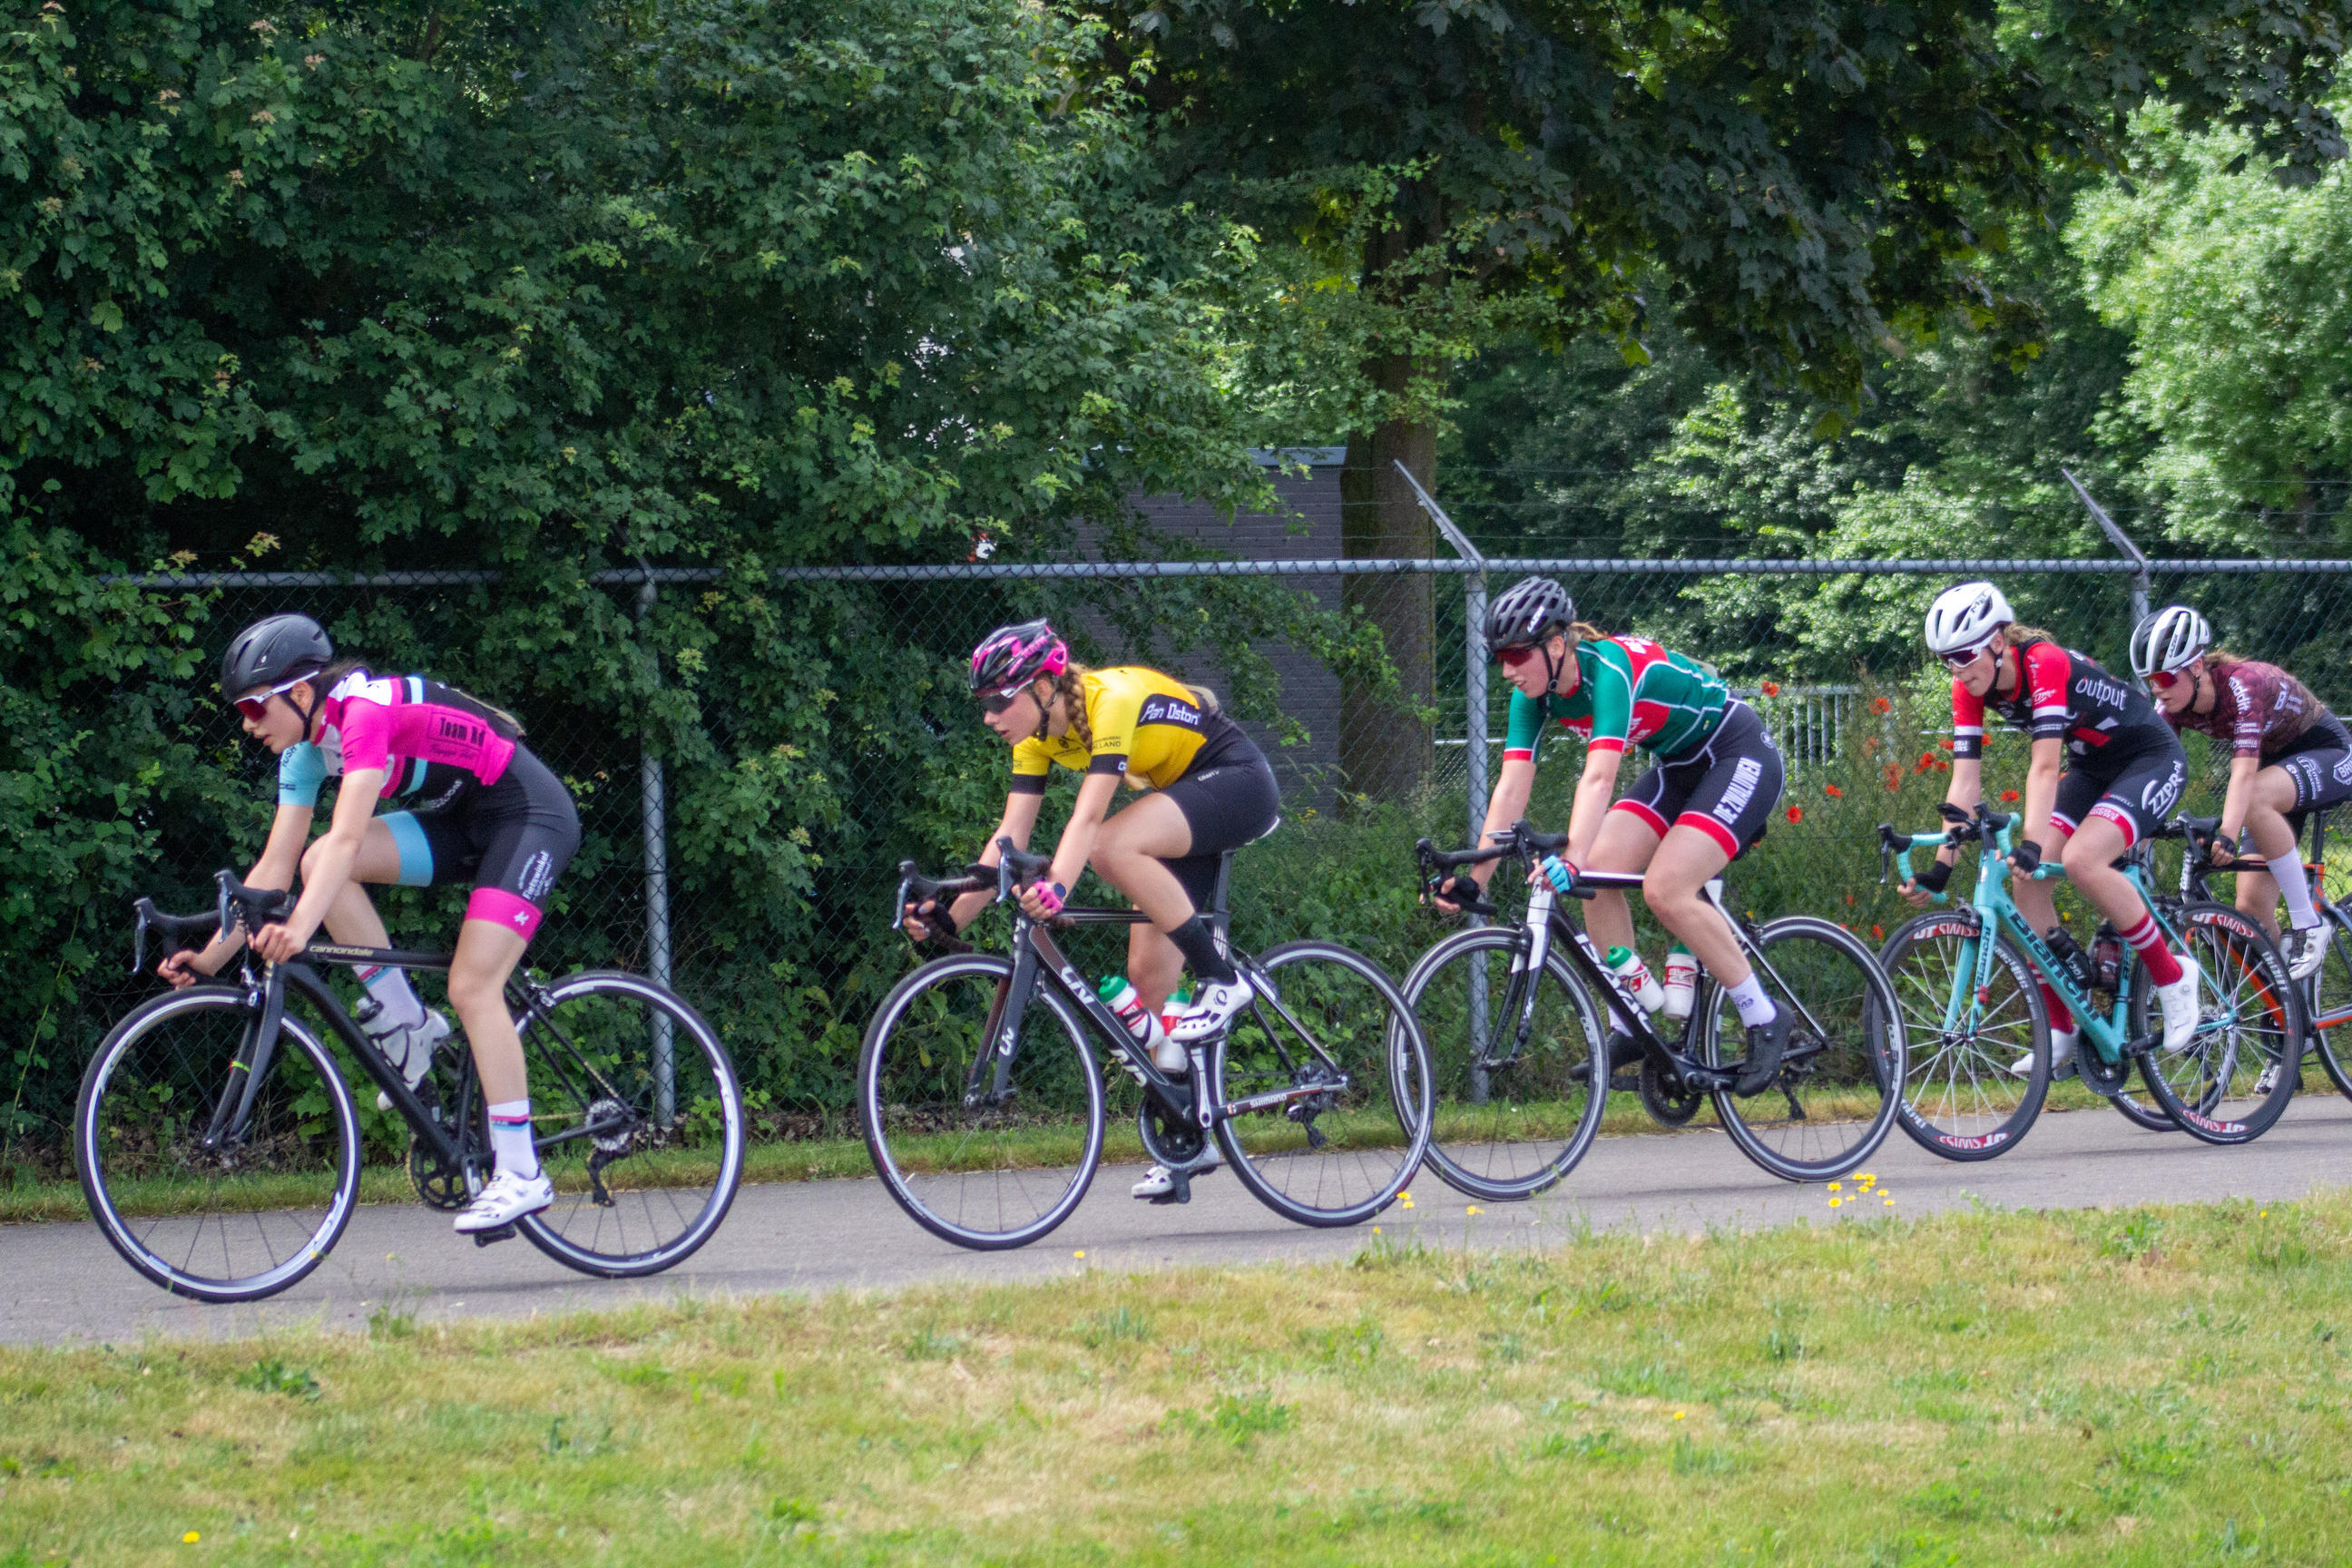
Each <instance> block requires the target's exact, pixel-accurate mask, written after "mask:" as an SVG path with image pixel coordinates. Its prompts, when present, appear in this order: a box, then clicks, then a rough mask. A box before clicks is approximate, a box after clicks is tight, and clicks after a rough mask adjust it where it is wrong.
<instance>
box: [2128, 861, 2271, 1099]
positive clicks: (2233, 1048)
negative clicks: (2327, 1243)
mask: <svg viewBox="0 0 2352 1568" xmlns="http://www.w3.org/2000/svg"><path fill="white" fill-rule="evenodd" d="M2174 925H2175V927H2176V929H2177V930H2179V932H2180V934H2181V937H2182V940H2183V941H2184V942H2186V943H2187V944H2188V945H2189V952H2190V953H2191V955H2193V956H2194V957H2195V958H2196V959H2197V963H2198V1001H2199V1012H2200V1015H2201V1017H2200V1023H2199V1024H2198V1027H2197V1033H2196V1034H2195V1035H2194V1036H2193V1037H2191V1038H2190V1042H2189V1045H2188V1046H2187V1047H2183V1048H2182V1049H2181V1050H2180V1051H2179V1052H2178V1053H2167V1052H2166V1051H2165V1049H2164V1047H2163V1046H2162V1044H2161V1043H2159V1044H2158V1045H2156V1046H2154V1047H2150V1048H2149V1049H2148V1051H2147V1053H2146V1054H2145V1055H2143V1056H2142V1057H2141V1058H2140V1077H2141V1078H2142V1079H2143V1080H2145V1081H2146V1082H2147V1087H2148V1090H2149V1092H2150V1093H2151V1094H2153V1095H2154V1096H2155V1097H2156V1099H2157V1100H2158V1102H2159V1103H2161V1104H2162V1105H2163V1107H2164V1109H2165V1110H2167V1111H2168V1112H2169V1113H2170V1115H2171V1117H2172V1119H2173V1120H2174V1121H2177V1122H2179V1124H2180V1130H2181V1131H2183V1132H2186V1133H2188V1134H2189V1136H2190V1137H2191V1138H2194V1139H2196V1140H2197V1141H2198V1142H2202V1143H2219V1144H2238V1143H2251V1142H2253V1141H2254V1140H2255V1139H2257V1138H2259V1137H2261V1136H2262V1135H2263V1133H2265V1132H2267V1131H2270V1130H2271V1128H2272V1127H2273V1125H2275V1124H2276V1122H2277V1121H2278V1119H2279V1118H2280V1116H2282V1115H2284V1113H2285V1110H2286V1106H2287V1101H2288V1100H2291V1099H2293V1098H2294V1091H2295V1087H2296V1085H2297V1083H2298V1082H2299V1081H2300V1079H2301V1078H2302V1076H2303V1075H2302V1072H2301V1070H2300V1068H2301V1060H2302V1052H2303V1043H2304V1040H2305V1037H2306V1036H2307V1034H2308V1031H2307V1030H2306V1029H2305V1026H2304V1022H2303V1001H2302V996H2301V991H2302V987H2300V986H2298V985H2296V984H2294V983H2293V982H2292V981H2290V980H2289V979H2288V978H2287V973H2286V962H2285V960H2284V959H2282V958H2281V957H2280V956H2279V952H2278V948H2277V947H2276V946H2275V945H2273V942H2271V940H2270V937H2269V935H2268V934H2267V933H2266V932H2265V931H2263V929H2262V927H2260V926H2259V925H2257V924H2255V923H2254V922H2253V921H2252V920H2250V919H2248V918H2247V917H2246V916H2244V915H2242V914H2241V913H2239V912H2238V911H2237V910H2234V909H2231V908H2230V907H2229V906H2228V905H2226V904H2218V903H2209V902H2192V903H2189V904H2188V905H2185V906H2183V907H2182V909H2181V910H2180V911H2179V917H2178V918H2177V919H2176V920H2175V921H2174ZM2133 962H2134V970H2133V981H2134V984H2133V985H2132V1000H2131V1007H2130V1010H2129V1013H2128V1017H2129V1019H2130V1023H2131V1029H2132V1034H2133V1036H2134V1037H2141V1036H2145V1035H2147V1033H2149V1032H2150V1026H2151V1018H2150V1011H2151V1005H2152V1001H2153V997H2154V994H2155V985H2154V983H2153V982H2151V981H2150V980H2149V979H2148V976H2147V966H2146V964H2145V963H2141V962H2140V961H2139V960H2138V959H2137V957H2135V959H2134V961H2133ZM2156 1027H2157V1028H2158V1030H2159V1031H2160V1029H2161V1023H2160V1020H2159V1021H2158V1022H2157V1023H2156ZM2279 1061H2290V1062H2293V1063H2294V1064H2295V1067H2296V1068H2297V1070H2295V1071H2293V1072H2282V1073H2279V1074H2277V1075H2276V1077H2275V1078H2274V1079H2273V1082H2272V1084H2271V1086H2270V1089H2269V1090H2268V1091H2267V1092H2261V1093H2258V1092H2256V1090H2257V1089H2259V1087H2260V1080H2261V1077H2262V1071H2263V1066H2262V1064H2267V1063H2271V1062H2279Z"/></svg>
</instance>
